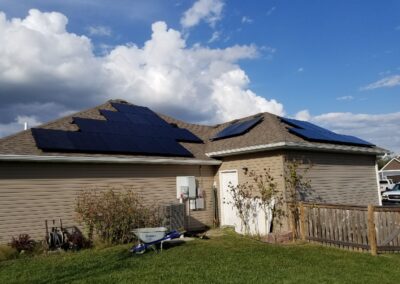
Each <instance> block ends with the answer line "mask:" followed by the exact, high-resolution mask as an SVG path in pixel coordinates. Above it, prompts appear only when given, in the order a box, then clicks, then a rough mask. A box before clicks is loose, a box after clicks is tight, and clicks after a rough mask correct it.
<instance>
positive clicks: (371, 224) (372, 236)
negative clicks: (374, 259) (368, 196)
mask: <svg viewBox="0 0 400 284" xmlns="http://www.w3.org/2000/svg"><path fill="white" fill-rule="evenodd" d="M374 209H375V207H374V206H373V205H368V242H369V247H370V250H371V254H372V255H377V253H378V248H377V244H376V231H375V217H374Z"/></svg>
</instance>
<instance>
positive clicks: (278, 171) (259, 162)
mask: <svg viewBox="0 0 400 284" xmlns="http://www.w3.org/2000/svg"><path fill="white" fill-rule="evenodd" d="M243 168H247V169H248V171H255V172H256V173H258V174H261V173H263V172H264V169H267V170H268V169H269V170H270V173H271V175H272V176H273V177H274V178H275V180H276V182H277V183H278V189H280V190H283V188H284V179H283V176H282V172H283V154H282V152H281V151H272V152H258V153H251V154H244V155H235V156H229V157H225V158H223V160H222V164H221V166H220V167H219V169H218V172H217V173H216V181H217V182H218V181H219V175H218V173H219V172H221V171H226V170H237V171H238V177H239V183H244V182H251V179H250V178H249V177H248V176H246V175H245V174H244V171H243Z"/></svg>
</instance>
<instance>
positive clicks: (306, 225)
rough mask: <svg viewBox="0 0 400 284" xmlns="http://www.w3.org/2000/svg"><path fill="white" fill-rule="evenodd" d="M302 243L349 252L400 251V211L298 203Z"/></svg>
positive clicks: (378, 207) (390, 208)
mask: <svg viewBox="0 0 400 284" xmlns="http://www.w3.org/2000/svg"><path fill="white" fill-rule="evenodd" d="M298 212H299V214H298V219H299V220H298V221H299V222H297V224H298V231H299V237H300V238H301V239H302V240H309V241H316V242H321V243H325V244H330V245H334V246H338V247H342V248H347V249H358V250H368V251H370V252H371V254H373V255H376V254H377V253H378V252H386V251H400V208H399V207H386V206H372V205H369V206H349V205H337V204H335V205H332V204H314V203H302V202H301V203H299V211H298Z"/></svg>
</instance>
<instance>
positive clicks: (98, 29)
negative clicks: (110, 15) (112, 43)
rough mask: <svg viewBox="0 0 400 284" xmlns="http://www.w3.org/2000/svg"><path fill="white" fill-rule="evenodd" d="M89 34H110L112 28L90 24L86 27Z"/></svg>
mask: <svg viewBox="0 0 400 284" xmlns="http://www.w3.org/2000/svg"><path fill="white" fill-rule="evenodd" d="M87 30H88V32H89V35H91V36H111V34H112V30H111V28H110V27H107V26H90V27H88V28H87Z"/></svg>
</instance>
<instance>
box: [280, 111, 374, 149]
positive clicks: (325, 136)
mask: <svg viewBox="0 0 400 284" xmlns="http://www.w3.org/2000/svg"><path fill="white" fill-rule="evenodd" d="M281 121H283V122H285V123H286V124H288V125H290V126H293V128H289V132H291V133H293V134H295V135H297V136H300V137H302V138H304V139H306V140H310V141H316V142H330V143H338V144H349V145H360V146H374V144H371V143H369V142H367V141H365V140H362V139H360V138H358V137H354V136H350V135H342V134H337V133H335V132H333V131H330V130H328V129H325V128H322V127H319V126H317V125H315V124H312V123H310V122H307V121H300V120H296V119H290V118H283V117H281Z"/></svg>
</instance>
